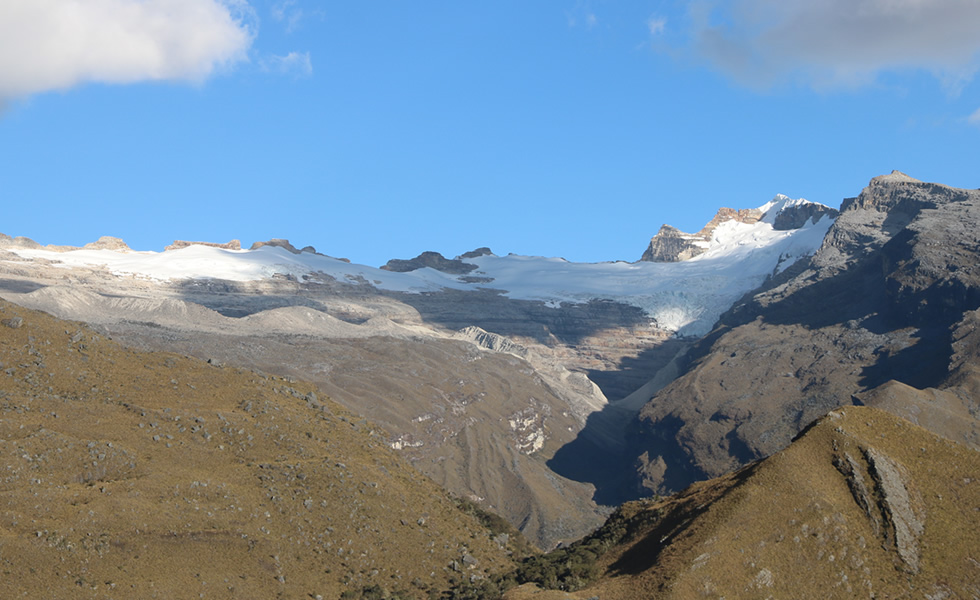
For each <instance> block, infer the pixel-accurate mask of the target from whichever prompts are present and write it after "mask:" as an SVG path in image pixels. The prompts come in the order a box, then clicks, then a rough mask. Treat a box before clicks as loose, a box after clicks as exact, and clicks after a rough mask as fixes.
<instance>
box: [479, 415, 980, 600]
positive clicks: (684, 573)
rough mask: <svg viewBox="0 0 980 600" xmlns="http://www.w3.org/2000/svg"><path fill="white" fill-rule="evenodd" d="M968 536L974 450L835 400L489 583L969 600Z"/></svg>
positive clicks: (587, 591) (526, 589)
mask: <svg viewBox="0 0 980 600" xmlns="http://www.w3.org/2000/svg"><path fill="white" fill-rule="evenodd" d="M978 539H980V454H978V453H977V452H976V451H975V450H972V449H970V448H968V447H966V446H963V445H959V444H957V443H954V442H951V441H948V440H946V439H944V438H941V437H938V436H935V435H933V434H931V433H929V432H927V431H926V430H924V429H921V428H919V427H917V426H915V425H913V424H911V423H909V422H907V421H905V420H902V419H900V418H898V417H895V416H893V415H891V414H889V413H886V412H883V411H880V410H877V409H873V408H865V407H847V408H843V409H838V410H836V411H834V412H832V413H830V414H829V415H828V416H826V417H824V418H823V419H821V420H820V421H818V422H817V423H816V424H815V425H813V426H812V427H810V428H809V429H808V430H806V431H805V432H804V433H803V434H802V435H801V436H800V438H798V439H797V440H796V441H794V442H793V444H791V445H790V446H789V447H788V448H786V449H785V450H783V451H782V452H779V453H777V454H775V455H774V456H772V457H770V458H768V459H766V460H764V461H761V462H759V463H755V464H753V465H750V466H748V467H746V468H744V469H742V470H740V471H738V472H735V473H732V474H730V475H726V476H723V477H720V478H717V479H713V480H710V481H707V482H703V483H699V484H696V485H694V486H692V487H691V488H689V489H688V490H685V491H684V492H683V493H681V494H678V495H677V496H675V497H672V498H669V499H667V500H658V501H653V500H650V501H640V502H632V503H628V504H626V505H624V506H622V507H621V508H620V509H619V510H618V511H617V512H616V513H615V514H614V515H613V516H612V517H611V518H610V519H609V521H608V522H607V523H606V525H605V526H603V528H601V529H600V530H599V531H597V532H596V533H595V534H593V535H592V536H590V538H586V539H585V540H583V541H581V542H578V543H576V544H574V545H572V546H571V547H570V548H568V549H565V550H561V551H558V552H553V553H551V554H549V555H547V556H546V557H538V558H534V559H531V560H529V561H525V563H524V564H523V565H522V566H521V567H520V568H519V569H518V570H517V572H516V573H515V574H513V575H510V576H508V577H505V578H503V579H502V580H498V581H503V582H505V583H509V584H517V583H525V582H533V583H525V585H523V586H520V587H514V588H512V589H510V591H509V592H507V594H506V595H505V596H504V597H505V598H508V599H509V600H522V599H525V598H532V597H533V598H534V599H536V600H551V599H559V598H561V599H566V598H581V599H585V598H594V597H599V598H602V600H616V599H624V600H625V599H632V598H722V597H726V598H770V597H772V598H900V597H919V598H921V597H929V598H971V597H977V596H980V546H977V543H976V541H977V540H978ZM531 565H534V568H533V569H528V567H529V566H531ZM573 571H574V572H573ZM543 585H545V586H548V587H552V588H558V589H560V590H563V591H554V592H549V591H545V592H542V591H541V590H540V587H541V586H543ZM502 587H506V586H505V585H500V586H498V589H499V588H502ZM569 592H571V593H569ZM474 596H477V597H478V596H479V594H474ZM492 596H493V594H486V595H485V597H492Z"/></svg>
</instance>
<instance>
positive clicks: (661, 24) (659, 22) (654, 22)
mask: <svg viewBox="0 0 980 600" xmlns="http://www.w3.org/2000/svg"><path fill="white" fill-rule="evenodd" d="M647 28H648V29H649V30H650V35H660V34H661V33H663V32H664V30H666V29H667V18H666V17H657V16H653V17H650V18H649V19H647Z"/></svg>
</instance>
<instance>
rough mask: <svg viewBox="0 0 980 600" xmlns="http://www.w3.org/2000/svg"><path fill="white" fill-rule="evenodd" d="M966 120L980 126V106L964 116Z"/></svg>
mask: <svg viewBox="0 0 980 600" xmlns="http://www.w3.org/2000/svg"><path fill="white" fill-rule="evenodd" d="M966 120H967V122H968V123H970V124H971V125H977V126H980V108H978V109H977V110H975V111H973V114H972V115H970V116H969V117H967V118H966Z"/></svg>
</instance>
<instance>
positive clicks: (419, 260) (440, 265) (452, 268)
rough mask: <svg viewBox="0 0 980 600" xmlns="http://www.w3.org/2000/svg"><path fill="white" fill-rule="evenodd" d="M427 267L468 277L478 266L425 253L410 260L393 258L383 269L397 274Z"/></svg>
mask: <svg viewBox="0 0 980 600" xmlns="http://www.w3.org/2000/svg"><path fill="white" fill-rule="evenodd" d="M476 256H482V254H478V255H476ZM474 258H475V256H474ZM426 267H428V268H430V269H435V270H436V271H442V272H443V273H450V274H452V275H466V274H467V273H470V272H472V271H475V270H476V268H477V266H476V265H474V264H470V263H467V262H463V260H462V259H459V258H454V259H452V260H450V259H448V258H446V257H445V256H443V255H442V254H440V253H438V252H423V253H422V254H419V255H418V256H416V257H415V258H410V259H408V260H404V259H400V258H393V259H391V260H389V261H388V262H387V263H385V264H384V265H383V266H382V267H381V268H382V269H384V270H385V271H393V272H395V273H408V272H409V271H414V270H416V269H424V268H426Z"/></svg>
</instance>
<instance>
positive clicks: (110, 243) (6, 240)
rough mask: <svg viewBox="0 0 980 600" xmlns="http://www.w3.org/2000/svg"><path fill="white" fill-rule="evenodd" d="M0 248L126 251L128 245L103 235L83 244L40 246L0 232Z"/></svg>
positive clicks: (22, 238) (28, 239)
mask: <svg viewBox="0 0 980 600" xmlns="http://www.w3.org/2000/svg"><path fill="white" fill-rule="evenodd" d="M0 248H33V249H44V250H51V251H53V252H71V251H72V250H117V251H126V250H129V249H130V248H129V246H127V245H126V242H124V241H122V240H121V239H119V238H117V237H112V236H110V235H104V236H102V237H100V238H99V239H98V240H96V241H94V242H89V243H88V244H85V245H84V246H56V245H53V244H49V245H47V246H42V245H41V244H39V243H37V242H35V241H34V240H32V239H30V238H27V237H14V238H12V237H10V236H9V235H5V234H2V233H0Z"/></svg>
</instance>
